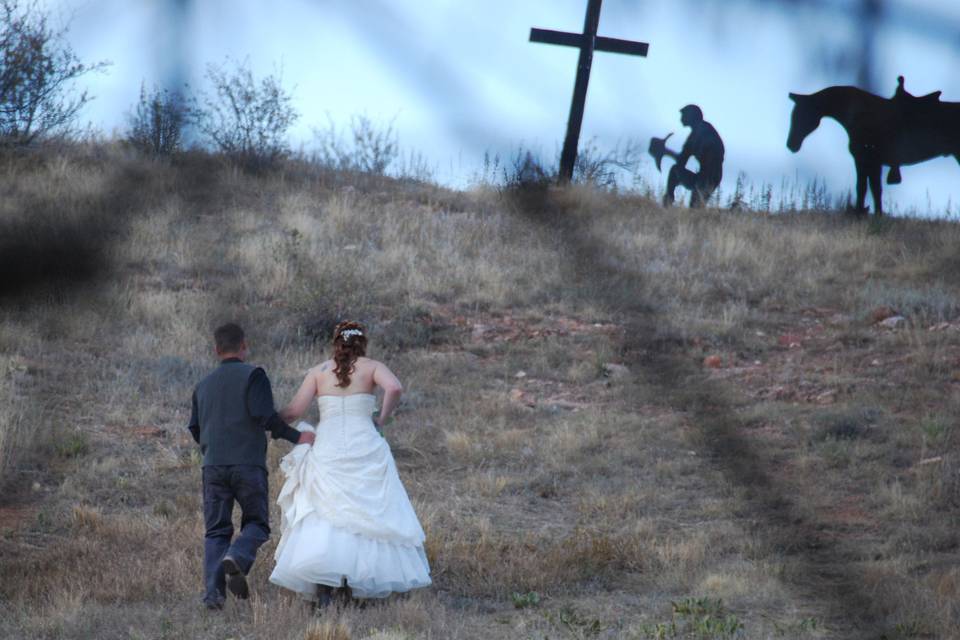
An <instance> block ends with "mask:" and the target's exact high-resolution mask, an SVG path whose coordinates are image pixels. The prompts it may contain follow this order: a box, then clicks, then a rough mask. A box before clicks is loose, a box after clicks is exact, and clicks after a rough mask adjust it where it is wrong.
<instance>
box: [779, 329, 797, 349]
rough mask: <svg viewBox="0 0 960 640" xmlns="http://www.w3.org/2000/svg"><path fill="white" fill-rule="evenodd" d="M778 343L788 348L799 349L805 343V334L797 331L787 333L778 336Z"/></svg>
mask: <svg viewBox="0 0 960 640" xmlns="http://www.w3.org/2000/svg"><path fill="white" fill-rule="evenodd" d="M777 344H779V345H780V346H781V347H786V348H788V349H799V348H800V347H801V346H802V344H803V336H800V335H797V334H796V333H785V334H783V335H782V336H780V337H779V338H777Z"/></svg>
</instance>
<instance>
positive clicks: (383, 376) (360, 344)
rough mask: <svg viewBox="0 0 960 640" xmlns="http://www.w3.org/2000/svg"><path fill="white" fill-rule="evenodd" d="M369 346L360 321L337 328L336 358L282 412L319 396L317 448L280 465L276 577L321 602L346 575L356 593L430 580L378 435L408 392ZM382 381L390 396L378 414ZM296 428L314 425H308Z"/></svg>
mask: <svg viewBox="0 0 960 640" xmlns="http://www.w3.org/2000/svg"><path fill="white" fill-rule="evenodd" d="M366 345H367V337H366V330H365V329H364V328H363V326H362V325H360V324H359V323H356V322H341V323H340V324H339V325H337V328H336V329H335V330H334V338H333V347H334V356H333V358H332V359H331V360H328V361H326V362H323V363H321V364H319V365H317V366H316V367H314V368H313V369H311V370H310V371H309V372H307V375H306V378H305V379H304V381H303V384H302V385H301V386H300V390H299V391H298V392H297V394H296V395H295V396H294V398H293V400H292V401H291V402H290V404H289V405H288V406H287V407H286V408H285V409H284V410H283V411H281V412H280V415H281V417H282V418H283V419H284V420H286V421H287V422H293V421H294V420H296V419H297V418H299V417H300V416H302V415H303V414H304V412H306V410H307V408H308V407H309V406H310V403H311V402H312V401H313V398H314V397H316V398H317V402H318V403H319V405H320V422H319V423H318V424H317V426H316V430H315V432H316V441H315V442H314V444H313V446H310V445H298V446H296V447H294V449H293V450H292V451H291V452H290V453H289V454H288V455H287V456H285V457H284V458H283V459H282V460H281V461H280V469H281V470H282V471H283V474H284V475H285V476H286V481H285V482H284V485H283V488H282V489H281V490H280V496H279V498H278V499H277V502H278V503H279V505H280V510H281V515H282V517H281V532H282V535H281V538H280V544H279V545H278V546H277V552H276V555H275V558H276V561H277V565H276V568H274V570H273V573H272V574H271V576H270V581H271V582H273V583H275V584H278V585H280V586H282V587H286V588H287V589H291V590H293V591H295V592H297V593H299V594H300V595H301V596H302V597H304V598H306V599H309V600H319V601H320V602H321V603H325V602H328V601H329V599H330V594H331V592H332V589H333V588H335V587H341V586H344V581H345V586H346V587H349V590H346V589H345V591H347V593H348V594H351V595H353V596H355V597H359V598H383V597H386V596H388V595H389V594H390V593H392V592H402V591H409V590H411V589H415V588H417V587H425V586H427V585H429V584H430V583H431V580H430V567H429V565H428V563H427V557H426V554H425V553H424V551H423V542H424V534H423V529H422V528H421V526H420V522H419V521H418V520H417V515H416V513H414V511H413V507H412V506H411V504H410V499H409V498H408V497H407V492H406V490H404V488H403V484H401V482H400V477H399V475H397V466H396V464H395V463H394V461H393V455H391V453H390V447H389V445H388V444H387V441H386V439H384V438H383V437H382V436H381V435H380V433H379V432H378V428H382V426H383V424H384V423H385V422H386V420H387V418H388V417H389V416H390V414H391V413H392V412H393V410H394V409H395V408H396V406H397V402H398V401H399V399H400V393H401V391H402V388H401V386H400V382H399V380H397V378H396V376H394V375H393V373H392V372H391V371H390V369H388V368H387V366H386V365H384V364H383V363H382V362H377V361H376V360H372V359H370V358H367V357H365V356H364V354H365V352H366ZM376 387H380V388H381V389H383V392H384V396H383V406H382V407H381V410H380V415H379V417H378V418H377V419H376V420H373V419H372V418H371V416H372V414H373V412H374V408H375V405H376V397H375V396H374V395H373V391H374V390H375V388H376ZM375 425H376V427H377V428H375ZM298 428H299V429H300V430H301V431H302V430H311V431H312V430H313V427H311V426H310V425H308V424H307V423H305V422H301V423H300V424H299V425H298ZM351 592H352V593H351Z"/></svg>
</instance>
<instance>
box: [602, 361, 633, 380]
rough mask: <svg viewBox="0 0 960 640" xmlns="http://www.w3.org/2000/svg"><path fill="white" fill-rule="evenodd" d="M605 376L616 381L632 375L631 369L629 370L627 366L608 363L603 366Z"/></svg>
mask: <svg viewBox="0 0 960 640" xmlns="http://www.w3.org/2000/svg"><path fill="white" fill-rule="evenodd" d="M603 375H605V376H606V377H608V378H614V379H619V378H626V377H627V376H629V375H630V369H629V368H627V367H626V365H622V364H617V363H616V362H607V363H605V364H604V365H603Z"/></svg>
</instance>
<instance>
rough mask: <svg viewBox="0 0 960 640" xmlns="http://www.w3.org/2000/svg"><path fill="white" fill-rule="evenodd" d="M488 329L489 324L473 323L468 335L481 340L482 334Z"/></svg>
mask: <svg viewBox="0 0 960 640" xmlns="http://www.w3.org/2000/svg"><path fill="white" fill-rule="evenodd" d="M489 330H490V326H489V325H485V324H475V325H473V329H472V330H471V331H470V337H471V338H473V339H474V340H481V339H482V338H483V335H484V334H485V333H486V332H487V331H489Z"/></svg>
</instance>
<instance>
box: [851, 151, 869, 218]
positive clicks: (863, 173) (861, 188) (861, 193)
mask: <svg viewBox="0 0 960 640" xmlns="http://www.w3.org/2000/svg"><path fill="white" fill-rule="evenodd" d="M854 163H855V164H856V166H857V208H856V209H854V211H856V212H857V213H863V212H864V210H865V209H866V208H867V204H866V203H867V164H866V162H864V161H863V160H861V159H860V158H856V157H855V158H854Z"/></svg>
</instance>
